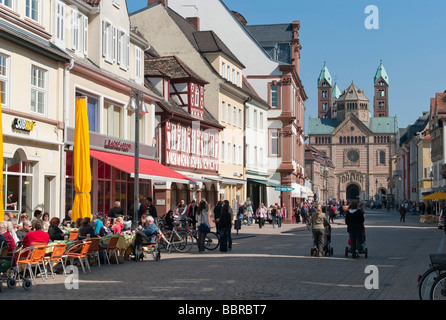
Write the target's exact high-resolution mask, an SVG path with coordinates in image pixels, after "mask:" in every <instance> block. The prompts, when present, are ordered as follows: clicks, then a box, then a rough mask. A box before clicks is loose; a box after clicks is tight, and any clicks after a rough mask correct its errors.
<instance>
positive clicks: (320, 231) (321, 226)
mask: <svg viewBox="0 0 446 320" xmlns="http://www.w3.org/2000/svg"><path fill="white" fill-rule="evenodd" d="M311 221H312V228H311V230H312V232H313V249H312V255H313V256H318V257H322V255H323V253H324V235H325V227H326V226H328V225H329V222H328V220H327V217H326V216H325V213H323V212H322V207H321V205H320V204H318V205H317V206H316V212H313V214H312V217H311Z"/></svg>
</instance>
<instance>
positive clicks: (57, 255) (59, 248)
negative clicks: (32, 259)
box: [45, 243, 67, 279]
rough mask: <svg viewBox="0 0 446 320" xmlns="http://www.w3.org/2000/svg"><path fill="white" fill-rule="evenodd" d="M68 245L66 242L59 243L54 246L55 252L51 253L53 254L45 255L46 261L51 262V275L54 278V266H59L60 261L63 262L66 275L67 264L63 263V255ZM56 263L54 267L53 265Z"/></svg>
mask: <svg viewBox="0 0 446 320" xmlns="http://www.w3.org/2000/svg"><path fill="white" fill-rule="evenodd" d="M66 247H67V244H66V243H57V244H55V245H54V246H53V252H52V253H51V256H49V257H45V261H46V262H47V263H48V264H49V266H50V270H51V275H52V276H53V279H54V269H53V268H54V267H55V266H57V265H58V264H59V263H61V264H62V269H63V274H64V275H65V276H66V275H67V273H66V271H65V265H64V263H63V256H64V253H65V249H66ZM53 264H54V267H53Z"/></svg>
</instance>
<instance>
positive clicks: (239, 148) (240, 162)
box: [238, 146, 243, 165]
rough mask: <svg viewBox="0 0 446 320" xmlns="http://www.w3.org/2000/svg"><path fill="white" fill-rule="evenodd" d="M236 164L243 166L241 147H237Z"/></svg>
mask: <svg viewBox="0 0 446 320" xmlns="http://www.w3.org/2000/svg"><path fill="white" fill-rule="evenodd" d="M238 164H239V165H243V153H242V147H241V146H239V147H238Z"/></svg>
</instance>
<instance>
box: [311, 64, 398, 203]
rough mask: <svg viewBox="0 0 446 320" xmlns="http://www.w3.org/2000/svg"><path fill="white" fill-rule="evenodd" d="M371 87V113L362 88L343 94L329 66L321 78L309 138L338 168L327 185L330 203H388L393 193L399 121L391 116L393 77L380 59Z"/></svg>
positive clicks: (355, 87) (323, 69) (354, 86)
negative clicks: (370, 200) (361, 199)
mask: <svg viewBox="0 0 446 320" xmlns="http://www.w3.org/2000/svg"><path fill="white" fill-rule="evenodd" d="M373 84H374V98H373V114H372V111H371V110H370V100H369V99H368V98H367V96H366V94H365V92H364V90H362V89H360V88H358V87H357V86H356V85H355V84H354V83H353V82H352V83H351V84H350V86H349V87H348V88H347V89H345V90H344V91H342V92H341V91H340V89H339V87H338V85H337V83H336V82H335V83H333V79H332V77H331V75H330V72H329V71H328V68H327V66H326V64H325V63H324V66H323V68H322V70H321V72H320V74H319V77H318V79H317V87H318V117H317V118H310V119H309V122H308V136H309V144H310V145H312V146H314V147H315V148H317V149H318V150H319V151H321V152H322V153H324V154H325V155H326V156H328V157H329V158H331V159H332V162H333V164H334V166H335V168H334V181H328V182H327V185H328V188H327V189H328V191H327V192H328V198H329V199H334V200H336V201H341V200H344V201H348V200H354V199H359V197H360V196H368V197H375V198H379V199H386V198H387V197H388V196H389V194H390V192H391V187H390V182H391V181H390V179H389V177H391V175H392V163H391V157H392V156H393V155H394V154H395V148H396V139H397V133H398V121H397V117H389V76H388V75H387V72H386V69H385V68H384V66H383V64H382V61H381V62H380V64H379V66H378V69H377V70H376V74H375V77H374V78H373ZM331 180H333V179H331ZM313 191H314V192H315V193H316V192H317V191H318V190H313Z"/></svg>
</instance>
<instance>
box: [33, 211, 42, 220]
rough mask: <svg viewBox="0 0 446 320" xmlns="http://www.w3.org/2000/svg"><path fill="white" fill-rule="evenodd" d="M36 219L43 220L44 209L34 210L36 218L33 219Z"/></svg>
mask: <svg viewBox="0 0 446 320" xmlns="http://www.w3.org/2000/svg"><path fill="white" fill-rule="evenodd" d="M34 220H41V221H42V210H39V209H36V210H34V218H33V219H32V221H34Z"/></svg>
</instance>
